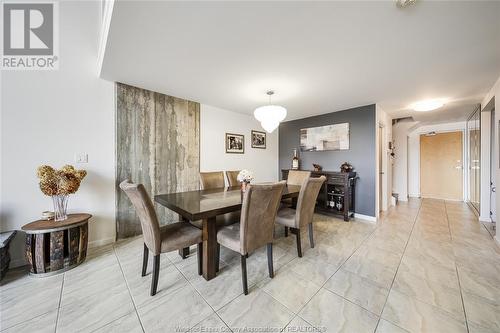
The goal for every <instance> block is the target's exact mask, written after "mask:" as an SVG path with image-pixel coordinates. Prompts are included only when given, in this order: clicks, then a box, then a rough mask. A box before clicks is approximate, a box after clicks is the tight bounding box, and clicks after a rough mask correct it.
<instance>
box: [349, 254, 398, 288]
mask: <svg viewBox="0 0 500 333" xmlns="http://www.w3.org/2000/svg"><path fill="white" fill-rule="evenodd" d="M391 264H392V266H386V265H384V264H383V263H381V262H377V261H373V260H369V259H367V258H364V257H363V256H361V255H358V256H353V257H351V258H350V259H349V260H347V261H346V263H345V264H344V265H342V269H344V270H347V271H349V272H351V273H355V274H357V275H358V276H360V277H363V278H366V279H368V280H371V281H373V282H375V283H377V284H378V285H380V286H381V287H384V288H390V286H391V284H392V281H393V280H394V276H395V275H396V269H397V266H396V267H395V265H394V263H391Z"/></svg>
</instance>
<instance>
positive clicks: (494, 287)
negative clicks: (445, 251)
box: [458, 267, 500, 304]
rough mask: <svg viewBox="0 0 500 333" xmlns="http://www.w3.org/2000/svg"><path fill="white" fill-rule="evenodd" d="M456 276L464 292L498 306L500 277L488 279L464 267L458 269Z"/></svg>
mask: <svg viewBox="0 0 500 333" xmlns="http://www.w3.org/2000/svg"><path fill="white" fill-rule="evenodd" d="M458 275H459V277H460V285H461V287H462V290H463V291H464V292H467V293H469V294H473V295H476V296H479V297H482V298H485V299H487V300H489V301H490V302H491V303H497V304H500V276H498V277H497V278H494V277H488V276H485V275H482V274H481V272H475V271H471V270H469V269H467V268H464V267H458Z"/></svg>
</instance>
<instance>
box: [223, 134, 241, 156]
mask: <svg viewBox="0 0 500 333" xmlns="http://www.w3.org/2000/svg"><path fill="white" fill-rule="evenodd" d="M244 152H245V136H244V135H242V134H233V133H226V153H230V154H243V153H244Z"/></svg>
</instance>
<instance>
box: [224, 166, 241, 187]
mask: <svg viewBox="0 0 500 333" xmlns="http://www.w3.org/2000/svg"><path fill="white" fill-rule="evenodd" d="M239 173H240V170H233V171H226V178H227V183H228V184H229V186H238V185H239V184H240V183H239V182H238V174H239Z"/></svg>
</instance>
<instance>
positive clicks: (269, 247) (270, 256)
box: [267, 243, 274, 279]
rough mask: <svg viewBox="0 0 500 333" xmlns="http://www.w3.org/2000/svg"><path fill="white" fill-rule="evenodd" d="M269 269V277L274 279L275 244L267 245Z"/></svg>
mask: <svg viewBox="0 0 500 333" xmlns="http://www.w3.org/2000/svg"><path fill="white" fill-rule="evenodd" d="M267 268H268V269H269V277H270V278H271V279H272V278H273V277H274V269H273V243H267Z"/></svg>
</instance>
